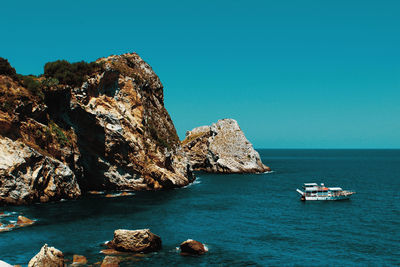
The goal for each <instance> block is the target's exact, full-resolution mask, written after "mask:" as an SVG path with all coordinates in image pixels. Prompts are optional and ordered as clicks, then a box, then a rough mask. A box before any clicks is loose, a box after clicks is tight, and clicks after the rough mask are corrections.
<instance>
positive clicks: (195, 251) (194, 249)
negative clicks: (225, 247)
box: [180, 239, 207, 255]
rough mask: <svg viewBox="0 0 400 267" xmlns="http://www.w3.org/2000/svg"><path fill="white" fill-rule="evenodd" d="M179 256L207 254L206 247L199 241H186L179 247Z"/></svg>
mask: <svg viewBox="0 0 400 267" xmlns="http://www.w3.org/2000/svg"><path fill="white" fill-rule="evenodd" d="M180 249H181V255H202V254H204V253H206V252H207V249H206V247H205V246H204V245H203V244H202V243H200V242H199V241H196V240H193V239H188V240H186V241H184V242H182V244H181V245H180Z"/></svg>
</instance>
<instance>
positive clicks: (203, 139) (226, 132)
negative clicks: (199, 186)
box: [182, 119, 270, 173]
mask: <svg viewBox="0 0 400 267" xmlns="http://www.w3.org/2000/svg"><path fill="white" fill-rule="evenodd" d="M182 146H183V148H184V150H185V151H186V152H187V154H188V156H189V159H190V162H191V164H192V165H193V169H194V170H197V171H206V172H214V173H260V172H266V171H269V170H270V168H269V167H267V166H265V165H264V164H263V163H262V162H261V159H260V155H259V154H258V152H257V151H255V150H254V148H253V146H252V144H251V143H250V142H249V141H248V140H247V139H246V137H245V135H244V133H243V132H242V130H241V129H240V127H239V125H238V123H237V121H235V120H232V119H224V120H219V121H218V122H217V123H214V124H212V125H211V126H201V127H198V128H195V129H193V130H191V131H188V132H187V133H186V138H185V140H183V141H182Z"/></svg>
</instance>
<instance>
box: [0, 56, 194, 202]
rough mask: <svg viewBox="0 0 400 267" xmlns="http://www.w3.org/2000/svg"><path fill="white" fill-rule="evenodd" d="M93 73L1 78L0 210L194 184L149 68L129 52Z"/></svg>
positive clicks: (100, 63) (103, 62) (98, 66)
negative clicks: (78, 78) (71, 78)
mask: <svg viewBox="0 0 400 267" xmlns="http://www.w3.org/2000/svg"><path fill="white" fill-rule="evenodd" d="M93 66H95V67H93V68H91V69H90V71H89V72H88V73H85V75H84V76H82V77H83V78H82V80H83V82H79V83H78V84H73V83H72V84H71V83H70V84H63V83H61V82H60V83H59V82H58V80H57V79H55V78H53V77H49V76H44V77H33V78H32V77H28V78H29V79H28V78H27V77H23V78H24V79H23V82H21V78H19V79H18V78H16V77H18V76H16V75H15V74H12V75H10V74H9V73H10V72H3V73H2V72H1V71H0V102H1V105H0V138H1V139H0V140H1V146H0V204H2V203H3V204H4V203H12V204H22V203H31V202H35V201H41V202H45V201H49V200H56V199H60V198H74V197H77V196H79V195H80V194H81V192H85V191H88V190H98V189H101V190H158V189H164V188H173V187H180V186H184V185H187V184H188V183H189V182H190V180H191V179H192V178H193V177H192V171H191V166H190V163H189V161H188V159H187V156H186V155H185V152H184V151H183V149H182V148H181V144H180V142H179V138H178V136H177V134H176V130H175V128H174V125H173V123H172V121H171V118H170V116H169V114H168V112H167V110H166V109H165V107H164V96H163V86H162V84H161V82H160V80H159V78H158V77H157V75H156V74H155V73H154V72H153V70H152V69H151V67H150V66H149V65H148V64H147V63H146V62H144V61H143V60H142V59H141V58H140V57H139V56H138V55H137V54H136V53H130V54H123V55H118V56H110V57H107V58H101V59H98V60H97V61H96V62H95V63H94V65H93ZM78 69H79V68H78ZM11 73H12V71H11ZM62 75H64V76H66V75H70V74H68V73H67V72H65V73H62ZM64 76H62V77H64ZM54 81H56V82H54Z"/></svg>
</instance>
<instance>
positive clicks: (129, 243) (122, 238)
mask: <svg viewBox="0 0 400 267" xmlns="http://www.w3.org/2000/svg"><path fill="white" fill-rule="evenodd" d="M107 246H108V247H109V248H112V249H115V250H117V251H127V252H144V253H148V252H153V251H158V250H160V249H161V247H162V245H161V238H160V237H159V236H157V235H155V234H153V233H152V232H150V230H149V229H141V230H115V231H114V238H113V240H111V241H110V242H108V243H107Z"/></svg>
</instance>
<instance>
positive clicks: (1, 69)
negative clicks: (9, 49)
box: [0, 57, 18, 80]
mask: <svg viewBox="0 0 400 267" xmlns="http://www.w3.org/2000/svg"><path fill="white" fill-rule="evenodd" d="M0 75H7V76H10V77H11V78H13V79H14V80H18V77H17V72H16V71H15V69H14V68H13V67H11V65H10V63H9V62H8V60H7V59H5V58H2V57H0Z"/></svg>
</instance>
